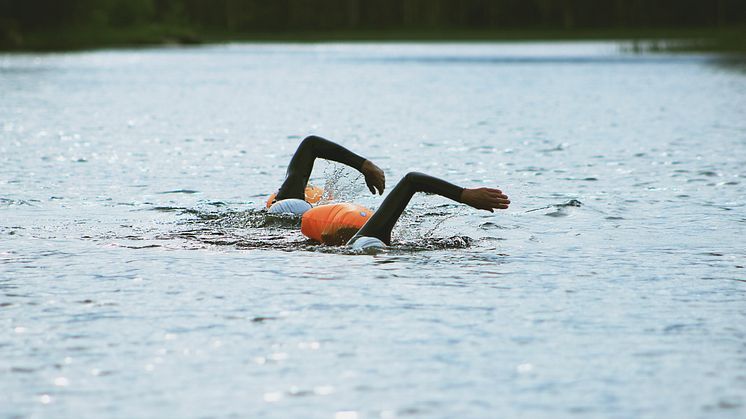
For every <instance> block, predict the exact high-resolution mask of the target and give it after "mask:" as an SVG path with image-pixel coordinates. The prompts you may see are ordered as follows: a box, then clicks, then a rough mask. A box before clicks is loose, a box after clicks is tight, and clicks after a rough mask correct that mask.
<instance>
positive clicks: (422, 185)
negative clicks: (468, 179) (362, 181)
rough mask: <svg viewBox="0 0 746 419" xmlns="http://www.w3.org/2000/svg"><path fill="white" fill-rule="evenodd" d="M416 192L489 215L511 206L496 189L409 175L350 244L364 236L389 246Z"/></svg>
mask: <svg viewBox="0 0 746 419" xmlns="http://www.w3.org/2000/svg"><path fill="white" fill-rule="evenodd" d="M417 192H426V193H432V194H437V195H440V196H444V197H446V198H449V199H452V200H454V201H456V202H461V203H464V204H466V205H469V206H471V207H474V208H477V209H483V210H487V211H490V212H493V211H494V210H493V209H495V208H497V209H505V208H508V205H509V204H510V200H508V197H507V195H505V194H503V193H502V191H500V190H499V189H493V188H473V189H464V188H462V187H459V186H456V185H454V184H452V183H450V182H446V181H445V180H443V179H438V178H436V177H433V176H429V175H426V174H424V173H417V172H410V173H407V175H406V176H404V178H402V180H400V181H399V183H397V184H396V186H394V189H392V190H391V192H390V193H389V194H388V196H387V197H386V199H384V200H383V203H381V206H380V207H379V208H378V209H377V210H376V212H375V213H374V214H373V216H372V217H371V218H370V219H369V220H368V222H367V223H365V225H364V226H363V227H362V228H361V229H360V231H358V232H357V234H356V235H355V236H354V237H353V238H352V239H351V240H350V242H349V243H353V242H354V241H355V240H356V239H357V238H358V237H362V236H366V237H375V238H377V239H379V240H381V241H382V242H383V243H385V244H387V245H388V244H391V231H392V230H393V228H394V225H395V224H396V222H397V221H398V220H399V217H400V216H401V214H402V212H403V211H404V208H406V207H407V204H409V201H410V200H411V199H412V196H413V195H414V194H415V193H417ZM349 243H348V244H349Z"/></svg>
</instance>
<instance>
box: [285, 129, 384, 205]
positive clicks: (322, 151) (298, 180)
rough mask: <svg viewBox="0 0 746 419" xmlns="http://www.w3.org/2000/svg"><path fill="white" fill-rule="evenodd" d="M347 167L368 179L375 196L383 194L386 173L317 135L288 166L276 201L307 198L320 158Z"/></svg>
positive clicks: (307, 141)
mask: <svg viewBox="0 0 746 419" xmlns="http://www.w3.org/2000/svg"><path fill="white" fill-rule="evenodd" d="M317 157H318V158H322V159H326V160H331V161H335V162H338V163H342V164H345V165H347V166H350V167H352V168H354V169H355V170H357V171H359V172H360V173H362V174H363V175H364V176H365V183H366V184H367V185H368V189H370V191H371V192H372V193H374V194H375V193H376V190H377V191H378V193H379V194H383V190H384V188H385V186H386V177H385V176H384V174H383V171H382V170H381V169H380V168H379V167H378V166H376V165H375V164H373V162H371V161H370V160H366V159H365V158H363V157H361V156H359V155H357V154H355V153H353V152H352V151H350V150H348V149H346V148H344V147H342V146H341V145H339V144H336V143H333V142H331V141H329V140H326V139H324V138H321V137H317V136H315V135H311V136H309V137H306V138H305V139H304V140H303V141H302V142H301V143H300V145H299V146H298V149H297V150H296V151H295V154H294V155H293V158H292V159H291V160H290V165H288V170H287V176H286V177H285V181H284V182H283V183H282V186H281V187H280V190H279V191H278V192H277V197H276V198H275V199H276V200H278V201H279V200H282V199H288V198H296V199H304V198H305V189H306V185H307V184H308V179H309V177H310V176H311V171H312V170H313V163H314V161H315V160H316V158H317Z"/></svg>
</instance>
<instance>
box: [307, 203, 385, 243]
mask: <svg viewBox="0 0 746 419" xmlns="http://www.w3.org/2000/svg"><path fill="white" fill-rule="evenodd" d="M372 214H373V212H372V211H371V210H369V209H368V208H365V207H363V206H361V205H356V204H327V205H319V206H318V207H315V208H311V209H310V210H308V211H306V213H305V214H303V219H302V221H301V225H300V231H301V233H303V235H304V236H306V237H308V238H309V239H313V240H316V241H317V242H321V243H324V244H333V245H338V244H345V243H347V241H348V240H349V239H351V238H352V236H353V235H355V233H357V231H358V230H360V228H362V227H363V225H364V224H365V223H366V222H368V219H370V216H371V215H372Z"/></svg>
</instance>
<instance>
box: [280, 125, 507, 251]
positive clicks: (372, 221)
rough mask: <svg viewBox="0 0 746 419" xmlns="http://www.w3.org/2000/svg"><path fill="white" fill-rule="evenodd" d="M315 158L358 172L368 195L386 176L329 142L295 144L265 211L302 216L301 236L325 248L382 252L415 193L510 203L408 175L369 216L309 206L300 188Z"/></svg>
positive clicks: (481, 203) (473, 202)
mask: <svg viewBox="0 0 746 419" xmlns="http://www.w3.org/2000/svg"><path fill="white" fill-rule="evenodd" d="M317 157H319V158H323V159H327V160H332V161H336V162H339V163H342V164H345V165H347V166H350V167H352V168H354V169H356V170H358V171H359V172H360V173H362V174H363V176H364V177H365V183H366V184H367V185H368V189H370V191H371V192H372V193H373V194H375V193H376V191H377V192H378V193H379V194H383V190H384V188H385V187H386V177H385V175H384V173H383V171H382V170H381V169H380V168H379V167H378V166H376V165H375V164H374V163H373V162H371V161H370V160H367V159H365V158H363V157H361V156H358V155H357V154H355V153H353V152H351V151H350V150H348V149H346V148H344V147H342V146H340V145H338V144H335V143H333V142H331V141H329V140H325V139H323V138H321V137H317V136H310V137H307V138H306V139H304V140H303V142H301V144H300V146H298V150H297V151H296V152H295V154H294V155H293V158H292V159H291V160H290V165H289V166H288V170H287V176H286V178H285V181H284V182H283V184H282V186H281V187H280V189H279V191H278V192H277V194H276V195H275V196H274V199H272V198H271V199H270V202H268V206H269V212H270V213H283V212H290V213H293V214H296V215H302V216H303V220H302V222H301V230H302V231H303V234H305V235H306V236H308V237H310V238H312V239H314V240H316V241H320V242H323V243H325V244H345V243H346V244H347V245H348V246H352V247H353V248H355V249H367V248H383V247H385V246H387V245H390V244H391V231H392V230H393V228H394V225H395V224H396V222H397V221H398V220H399V217H400V216H401V214H402V212H403V211H404V209H405V208H406V207H407V204H409V201H410V200H411V199H412V196H413V195H414V194H415V193H417V192H426V193H431V194H436V195H440V196H443V197H446V198H449V199H451V200H453V201H456V202H460V203H463V204H466V205H469V206H471V207H473V208H476V209H481V210H486V211H490V212H494V210H495V209H506V208H508V205H510V200H509V199H508V197H507V195H505V194H504V193H502V191H501V190H499V189H494V188H485V187H481V188H462V187H460V186H456V185H454V184H452V183H449V182H446V181H445V180H442V179H438V178H436V177H433V176H429V175H426V174H423V173H417V172H410V173H408V174H407V175H405V176H404V177H403V178H402V179H401V180H400V181H399V183H398V184H397V185H396V186H395V187H394V189H393V190H392V191H391V192H390V193H389V194H388V196H386V198H385V199H384V200H383V203H382V204H381V206H380V207H379V208H378V210H377V211H375V212H374V213H373V212H372V211H370V210H368V209H367V208H364V207H361V206H358V205H353V204H328V205H320V206H317V207H315V208H312V206H311V204H309V203H308V202H306V195H307V191H306V189H307V186H308V179H309V177H310V176H311V170H312V169H313V163H314V161H315V159H316V158H317Z"/></svg>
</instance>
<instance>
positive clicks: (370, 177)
mask: <svg viewBox="0 0 746 419" xmlns="http://www.w3.org/2000/svg"><path fill="white" fill-rule="evenodd" d="M360 171H361V172H363V175H364V176H365V183H366V184H367V185H368V189H370V192H371V193H372V194H373V195H375V194H376V190H377V191H378V194H379V195H383V190H384V189H385V188H386V175H384V173H383V170H381V168H380V167H378V166H376V165H375V164H373V162H372V161H370V160H366V161H365V162H364V163H363V167H362V168H361V169H360Z"/></svg>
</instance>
